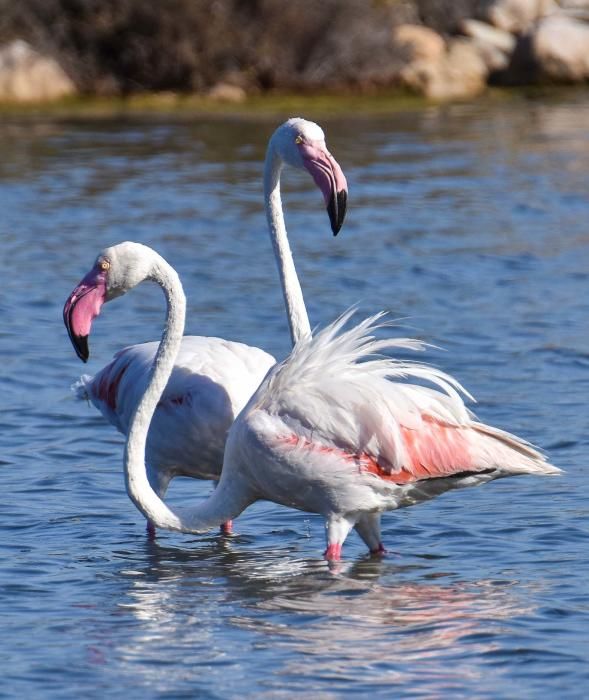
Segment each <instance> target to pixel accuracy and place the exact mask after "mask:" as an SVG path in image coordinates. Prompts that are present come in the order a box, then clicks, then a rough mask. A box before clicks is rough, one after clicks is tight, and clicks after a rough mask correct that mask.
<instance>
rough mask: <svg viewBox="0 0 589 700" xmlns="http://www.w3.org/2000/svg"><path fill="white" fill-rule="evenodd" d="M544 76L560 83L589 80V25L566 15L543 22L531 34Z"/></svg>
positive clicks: (533, 47) (535, 56)
mask: <svg viewBox="0 0 589 700" xmlns="http://www.w3.org/2000/svg"><path fill="white" fill-rule="evenodd" d="M531 51H532V55H533V57H534V59H535V61H536V63H537V65H538V69H539V71H540V73H541V76H542V77H545V78H548V79H550V80H555V81H558V82H567V83H569V82H581V81H585V80H589V25H587V24H586V23H584V22H581V21H579V20H576V19H572V18H571V17H567V16H564V15H552V16H550V17H546V18H545V19H543V20H542V22H540V24H539V25H538V26H537V28H536V30H535V31H534V32H533V34H532V37H531Z"/></svg>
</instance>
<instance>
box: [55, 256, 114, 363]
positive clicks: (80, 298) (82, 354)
mask: <svg viewBox="0 0 589 700" xmlns="http://www.w3.org/2000/svg"><path fill="white" fill-rule="evenodd" d="M105 300H106V271H105V270H101V269H100V268H96V267H95V268H93V269H92V270H90V272H89V273H88V274H87V275H86V277H84V279H83V280H82V281H81V282H80V284H79V285H78V286H77V287H76V288H75V289H74V291H73V292H72V293H71V294H70V296H69V298H68V300H67V301H66V302H65V306H64V307H63V321H64V323H65V327H66V328H67V332H68V335H69V337H70V340H71V341H72V345H73V346H74V350H75V351H76V354H77V355H78V357H79V358H80V360H82V361H83V362H87V361H88V358H89V357H90V351H89V349H88V336H89V335H90V329H91V327H92V321H93V320H94V319H95V318H96V316H98V314H99V313H100V308H101V306H102V305H103V304H104V302H105Z"/></svg>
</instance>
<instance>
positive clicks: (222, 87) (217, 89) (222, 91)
mask: <svg viewBox="0 0 589 700" xmlns="http://www.w3.org/2000/svg"><path fill="white" fill-rule="evenodd" d="M207 97H208V98H209V99H211V100H216V101H218V102H235V103H237V102H243V101H244V100H245V99H246V98H247V94H246V92H245V90H244V89H243V88H242V87H239V86H238V85H231V84H230V83H217V84H216V85H213V87H212V88H211V89H210V90H209V91H208V92H207Z"/></svg>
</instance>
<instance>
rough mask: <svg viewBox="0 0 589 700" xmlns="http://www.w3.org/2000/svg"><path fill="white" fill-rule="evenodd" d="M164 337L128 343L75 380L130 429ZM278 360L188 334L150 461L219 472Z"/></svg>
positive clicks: (156, 422) (201, 473) (122, 428)
mask: <svg viewBox="0 0 589 700" xmlns="http://www.w3.org/2000/svg"><path fill="white" fill-rule="evenodd" d="M158 345H159V343H157V342H152V343H143V344H140V345H133V346H130V347H127V348H124V349H123V350H121V351H120V352H118V353H117V354H116V355H115V356H114V358H113V360H112V361H111V362H110V363H109V364H108V365H106V367H104V368H103V369H102V370H101V371H100V372H98V373H97V374H96V375H95V376H94V377H87V376H86V377H83V378H82V380H81V381H80V382H79V383H78V384H77V385H76V390H77V393H78V396H86V397H87V398H88V399H89V400H90V401H91V402H92V403H93V404H94V406H95V407H96V408H97V409H98V410H99V411H100V412H101V413H102V414H103V416H104V417H105V418H106V419H107V420H108V421H109V422H110V423H111V424H112V425H113V426H115V427H116V428H117V430H118V431H119V432H121V433H123V434H126V433H127V430H128V427H129V424H130V421H131V418H132V415H133V411H134V409H135V406H136V405H137V403H138V402H139V400H140V398H141V396H142V395H143V392H144V390H145V387H146V386H147V382H148V376H149V371H150V368H151V366H152V364H153V361H154V358H155V354H156V352H157V349H158ZM274 363H275V360H274V358H273V357H272V356H271V355H269V354H268V353H266V352H264V351H263V350H260V349H259V348H255V347H251V346H248V345H244V344H242V343H235V342H230V341H226V340H223V339H220V338H210V337H200V336H185V337H184V338H183V340H182V345H181V348H180V352H179V354H178V357H177V359H176V362H175V365H174V369H173V371H172V374H171V376H170V379H169V381H168V383H167V385H166V388H165V390H164V392H163V394H162V397H161V399H160V401H159V403H158V406H157V409H156V412H155V414H154V418H153V420H152V424H151V426H150V430H149V434H148V439H147V455H148V462H149V463H150V464H154V465H155V464H157V465H158V468H164V469H171V470H174V472H175V473H177V474H186V475H189V476H198V477H200V478H208V479H214V478H218V476H219V474H220V471H221V464H222V455H223V448H224V445H225V439H226V435H227V431H228V430H229V427H230V426H231V423H232V422H233V420H234V419H235V417H236V416H237V414H238V413H239V411H240V410H241V409H242V408H243V406H244V405H245V404H246V402H247V400H248V399H249V397H250V396H251V394H252V393H253V392H254V390H255V389H256V387H257V386H258V384H259V383H260V382H261V381H262V379H263V378H264V376H265V374H266V373H267V371H268V370H269V368H270V367H271V366H272V365H274Z"/></svg>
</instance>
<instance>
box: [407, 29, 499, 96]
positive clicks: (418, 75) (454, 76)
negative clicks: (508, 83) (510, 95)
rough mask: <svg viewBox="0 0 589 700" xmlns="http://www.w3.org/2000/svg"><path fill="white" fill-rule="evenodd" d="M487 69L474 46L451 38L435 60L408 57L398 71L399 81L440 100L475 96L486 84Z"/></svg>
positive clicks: (464, 40)
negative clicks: (442, 52) (405, 63)
mask: <svg viewBox="0 0 589 700" xmlns="http://www.w3.org/2000/svg"><path fill="white" fill-rule="evenodd" d="M488 74H489V70H488V68H487V65H486V63H485V61H484V60H483V58H482V57H481V55H480V53H479V51H478V49H477V47H476V46H474V45H473V44H472V42H471V41H470V40H468V39H454V40H452V41H451V42H450V44H449V45H448V50H447V52H446V53H445V54H444V55H443V56H442V57H441V59H440V60H437V61H428V60H425V59H421V60H417V61H411V62H409V63H408V64H407V66H405V67H404V68H403V70H402V71H401V80H402V82H403V83H404V84H405V85H406V86H407V87H409V88H410V89H412V90H415V91H416V92H419V93H420V94H422V95H424V96H425V97H427V98H428V99H431V100H436V101H440V102H446V101H449V100H460V99H466V98H470V97H474V96H476V95H479V94H480V93H481V92H483V91H484V90H485V88H486V81H487V76H488Z"/></svg>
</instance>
